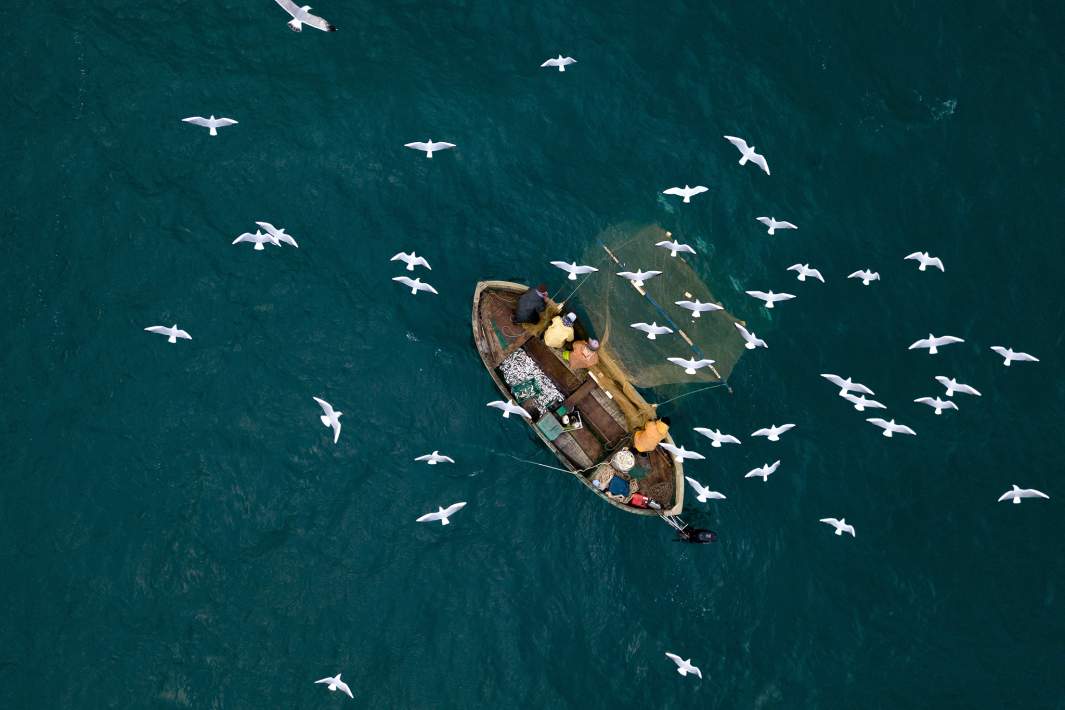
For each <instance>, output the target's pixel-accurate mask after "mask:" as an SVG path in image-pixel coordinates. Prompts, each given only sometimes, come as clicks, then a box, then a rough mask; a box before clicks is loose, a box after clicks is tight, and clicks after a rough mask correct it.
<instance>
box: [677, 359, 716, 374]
mask: <svg viewBox="0 0 1065 710" xmlns="http://www.w3.org/2000/svg"><path fill="white" fill-rule="evenodd" d="M666 359H667V360H669V361H670V362H671V363H673V364H674V365H676V366H677V367H683V368H684V372H685V373H686V374H689V375H694V374H695V371H696V370H700V369H702V368H704V367H707V366H709V365H713V364H714V363H715V362H717V361H716V360H708V359H706V358H703V359H701V360H696V359H695V358H691V357H690V358H688V359H687V360H685V359H684V358H680V357H667V358H666Z"/></svg>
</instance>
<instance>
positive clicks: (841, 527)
mask: <svg viewBox="0 0 1065 710" xmlns="http://www.w3.org/2000/svg"><path fill="white" fill-rule="evenodd" d="M818 522H821V523H825V524H826V525H831V526H832V527H834V528H835V529H836V534H837V535H842V534H843V533H850V534H851V537H854V526H853V525H847V519H846V518H840V519H838V520H837V519H836V518H821V520H819V521H818Z"/></svg>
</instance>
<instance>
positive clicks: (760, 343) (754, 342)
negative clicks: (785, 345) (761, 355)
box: [734, 323, 769, 350]
mask: <svg viewBox="0 0 1065 710" xmlns="http://www.w3.org/2000/svg"><path fill="white" fill-rule="evenodd" d="M734 325H735V326H736V329H737V330H739V331H740V335H742V336H743V339H744V340H746V341H747V343H746V345H744V346H743V347H745V348H747V349H748V350H754V349H755V348H768V347H769V346H768V345H766V344H765V341H764V340H762V339H761V338H759V337H758V336H757V335H755V334H754V333H752V332H751V331H749V330H747V329H746V328H744V327H743V326H742V325H740V324H739V323H735V324H734Z"/></svg>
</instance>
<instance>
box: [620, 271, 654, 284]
mask: <svg viewBox="0 0 1065 710" xmlns="http://www.w3.org/2000/svg"><path fill="white" fill-rule="evenodd" d="M661 273H662V272H661V271H644V270H643V269H637V270H636V271H619V272H618V276H620V277H621V278H623V279H628V280H629V281H631V282H632V285H633V286H635V287H636V288H642V287H643V282H644V281H650V280H651V279H653V278H654V277H655V276H658V275H659V274H661Z"/></svg>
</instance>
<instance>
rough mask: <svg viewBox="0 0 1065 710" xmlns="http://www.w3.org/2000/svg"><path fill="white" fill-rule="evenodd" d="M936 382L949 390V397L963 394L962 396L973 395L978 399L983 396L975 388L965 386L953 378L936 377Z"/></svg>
mask: <svg viewBox="0 0 1065 710" xmlns="http://www.w3.org/2000/svg"><path fill="white" fill-rule="evenodd" d="M936 382H938V383H939V384H941V385H943V386H944V387H946V388H947V396H948V397H953V396H954V393H955V392H961V393H962V394H971V395H975V396H976V397H980V396H982V395H981V394H980V393H979V392H978V391H977V390H976V388H975V387H970V386H969V385H963V384H961V383H960V382H958V381H957V380H956V379H954V378H953V377H944V376H943V375H936Z"/></svg>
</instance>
